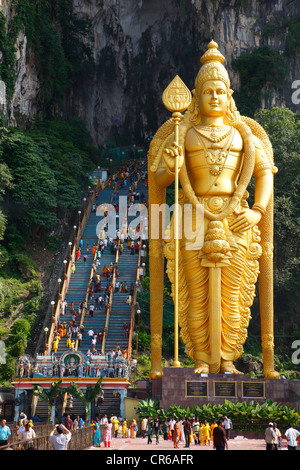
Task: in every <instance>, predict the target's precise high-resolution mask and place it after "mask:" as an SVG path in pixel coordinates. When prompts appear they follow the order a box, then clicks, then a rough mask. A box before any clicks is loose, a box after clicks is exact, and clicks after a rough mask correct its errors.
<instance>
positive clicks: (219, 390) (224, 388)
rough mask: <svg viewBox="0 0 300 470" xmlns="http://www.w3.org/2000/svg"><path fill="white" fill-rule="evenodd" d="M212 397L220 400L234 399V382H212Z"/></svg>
mask: <svg viewBox="0 0 300 470" xmlns="http://www.w3.org/2000/svg"><path fill="white" fill-rule="evenodd" d="M214 396H215V397H220V398H226V397H229V398H235V397H236V382H214Z"/></svg>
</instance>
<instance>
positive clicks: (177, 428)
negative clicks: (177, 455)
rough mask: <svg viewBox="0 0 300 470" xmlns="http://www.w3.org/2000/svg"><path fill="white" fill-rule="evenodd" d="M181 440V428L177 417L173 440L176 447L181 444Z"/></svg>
mask: <svg viewBox="0 0 300 470" xmlns="http://www.w3.org/2000/svg"><path fill="white" fill-rule="evenodd" d="M180 441H181V429H180V424H179V421H178V419H176V423H175V424H174V432H173V442H174V449H175V448H177V447H178V446H179V442H180Z"/></svg>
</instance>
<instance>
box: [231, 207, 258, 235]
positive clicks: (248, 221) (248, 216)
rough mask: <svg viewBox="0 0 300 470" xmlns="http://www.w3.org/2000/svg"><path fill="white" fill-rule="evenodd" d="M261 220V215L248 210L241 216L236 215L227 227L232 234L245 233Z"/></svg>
mask: <svg viewBox="0 0 300 470" xmlns="http://www.w3.org/2000/svg"><path fill="white" fill-rule="evenodd" d="M260 219H261V213H260V212H258V211H256V210H252V209H248V210H247V211H246V212H244V213H243V214H240V215H238V216H237V217H236V218H235V219H234V220H233V222H232V223H231V224H230V225H229V228H230V230H233V231H234V232H245V231H246V230H248V229H249V228H251V227H253V226H254V225H256V224H258V222H259V221H260Z"/></svg>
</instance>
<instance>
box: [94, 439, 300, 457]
mask: <svg viewBox="0 0 300 470" xmlns="http://www.w3.org/2000/svg"><path fill="white" fill-rule="evenodd" d="M286 446H287V443H286V441H283V447H282V450H287V447H286ZM265 449H266V444H265V441H264V439H245V438H243V437H242V436H241V437H240V438H239V437H237V438H234V439H230V440H229V442H228V450H265ZM299 449H300V447H299V446H298V449H297V450H299ZM89 450H99V451H104V452H110V451H111V450H113V451H129V452H131V451H136V452H138V453H140V452H144V451H150V452H151V453H152V454H159V452H163V453H165V452H166V451H168V452H171V451H174V452H189V453H191V454H193V453H194V452H197V451H203V450H204V451H215V449H214V448H213V445H212V444H211V445H207V446H204V445H195V444H191V447H190V449H187V448H186V447H184V444H183V443H180V445H179V448H177V449H174V447H173V442H172V441H164V440H163V439H162V438H160V440H159V443H158V444H156V442H155V438H154V439H152V444H147V438H141V437H137V438H136V439H131V438H127V439H122V438H117V439H116V438H113V439H112V446H111V448H110V449H108V448H105V447H104V444H103V443H102V444H101V447H100V448H99V447H90V448H89Z"/></svg>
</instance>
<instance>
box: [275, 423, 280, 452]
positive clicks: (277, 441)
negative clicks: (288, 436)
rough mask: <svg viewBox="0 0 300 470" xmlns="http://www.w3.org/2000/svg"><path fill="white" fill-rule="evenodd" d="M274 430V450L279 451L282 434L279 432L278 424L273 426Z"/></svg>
mask: <svg viewBox="0 0 300 470" xmlns="http://www.w3.org/2000/svg"><path fill="white" fill-rule="evenodd" d="M273 429H274V432H275V439H274V450H278V449H279V447H280V446H281V432H280V431H279V429H278V427H277V424H276V423H274V424H273Z"/></svg>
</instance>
